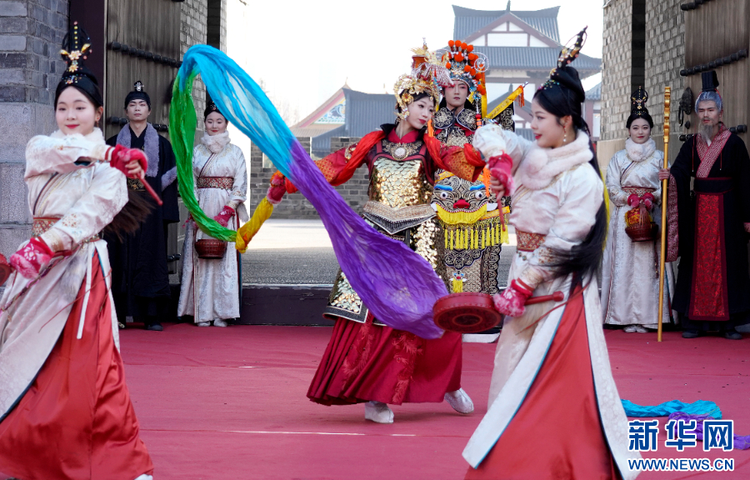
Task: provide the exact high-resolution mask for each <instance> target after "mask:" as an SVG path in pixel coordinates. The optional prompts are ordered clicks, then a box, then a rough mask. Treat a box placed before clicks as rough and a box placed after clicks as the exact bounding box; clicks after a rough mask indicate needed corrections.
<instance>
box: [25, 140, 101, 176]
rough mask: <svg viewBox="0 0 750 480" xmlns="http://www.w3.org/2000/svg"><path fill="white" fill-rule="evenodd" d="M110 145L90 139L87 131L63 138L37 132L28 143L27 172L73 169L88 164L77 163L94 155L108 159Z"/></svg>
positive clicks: (35, 174)
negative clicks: (86, 137) (84, 135)
mask: <svg viewBox="0 0 750 480" xmlns="http://www.w3.org/2000/svg"><path fill="white" fill-rule="evenodd" d="M111 148H112V147H110V146H109V145H106V144H96V143H92V142H89V141H88V140H86V139H85V138H83V135H66V136H65V137H63V138H52V137H48V136H46V135H37V136H36V137H34V138H32V139H31V140H30V141H29V143H28V144H27V145H26V173H25V174H24V178H25V179H28V178H30V177H34V176H37V175H41V174H44V173H69V172H72V171H75V170H78V169H80V168H86V167H87V166H89V165H88V162H87V163H86V164H84V165H77V164H76V162H78V161H79V159H83V158H91V159H94V160H106V159H107V154H108V153H109V151H110V149H111Z"/></svg>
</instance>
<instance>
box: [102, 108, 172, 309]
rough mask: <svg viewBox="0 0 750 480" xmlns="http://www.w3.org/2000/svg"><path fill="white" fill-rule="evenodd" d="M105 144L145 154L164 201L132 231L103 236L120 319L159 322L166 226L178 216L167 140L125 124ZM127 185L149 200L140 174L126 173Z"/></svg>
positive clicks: (164, 291)
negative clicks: (136, 176) (128, 175)
mask: <svg viewBox="0 0 750 480" xmlns="http://www.w3.org/2000/svg"><path fill="white" fill-rule="evenodd" d="M107 143H108V144H109V145H112V146H115V145H117V144H120V145H123V146H125V147H128V148H138V149H141V150H143V151H144V152H145V153H146V157H147V158H148V162H149V163H148V169H147V170H146V181H147V182H148V183H149V185H151V188H153V189H154V191H155V192H158V193H159V195H160V196H161V199H162V202H164V204H163V205H162V206H161V207H158V206H156V205H155V204H154V209H153V210H152V211H151V214H150V215H149V216H148V218H146V220H145V221H144V222H143V224H142V225H141V228H140V229H139V230H138V231H137V232H135V233H132V234H130V235H128V236H127V237H126V238H124V239H122V240H120V239H119V238H117V236H115V235H107V238H106V240H107V247H108V248H109V256H110V262H111V263H112V293H113V295H114V299H115V305H116V307H117V314H118V317H119V319H120V321H121V322H123V321H124V320H125V317H127V316H132V317H136V318H137V319H138V320H139V321H145V322H146V323H149V322H153V321H156V322H159V321H161V319H162V317H164V316H165V315H167V311H166V308H167V306H168V300H169V297H170V290H169V271H168V268H167V226H168V225H169V224H170V223H175V222H178V221H179V220H180V213H179V211H178V209H177V182H176V181H175V180H176V179H177V170H176V167H175V157H174V152H173V151H172V145H171V144H170V143H169V140H167V139H166V138H164V137H162V136H161V135H159V134H158V133H157V132H156V129H155V128H154V127H153V126H152V125H151V124H150V123H149V124H148V126H147V127H146V129H145V130H144V131H143V132H142V133H141V136H140V137H139V136H137V135H136V134H135V132H133V130H132V129H131V128H130V126H129V125H126V126H125V127H123V129H122V130H121V131H120V133H119V134H118V135H117V136H114V137H111V138H109V139H108V140H107ZM128 188H129V189H131V190H133V191H134V192H136V194H137V195H141V196H142V197H143V198H144V199H146V200H147V201H149V202H152V200H151V196H150V195H149V194H148V193H147V192H146V190H145V188H143V184H142V183H141V181H140V180H139V179H130V178H129V179H128ZM152 203H153V202H152ZM172 315H174V312H173V313H172Z"/></svg>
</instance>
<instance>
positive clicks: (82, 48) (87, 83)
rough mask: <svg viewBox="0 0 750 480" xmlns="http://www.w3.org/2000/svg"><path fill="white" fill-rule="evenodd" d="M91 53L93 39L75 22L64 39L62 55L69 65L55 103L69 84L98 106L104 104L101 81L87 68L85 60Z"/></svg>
mask: <svg viewBox="0 0 750 480" xmlns="http://www.w3.org/2000/svg"><path fill="white" fill-rule="evenodd" d="M89 53H91V39H90V38H89V36H88V34H87V33H86V31H85V30H84V29H82V28H80V27H79V26H78V22H73V28H71V29H70V32H69V33H68V34H67V35H65V38H63V41H62V50H60V56H62V58H63V60H65V63H67V64H68V67H67V68H66V69H65V72H64V73H63V75H62V78H61V79H60V83H59V84H58V85H57V90H56V92H55V103H57V99H58V98H59V97H60V94H61V93H62V91H63V90H65V89H66V88H67V87H69V86H73V87H75V88H77V89H78V90H80V91H81V92H82V93H83V94H85V95H86V96H88V97H89V98H90V99H91V101H92V102H93V103H94V104H95V105H96V106H98V107H99V106H102V105H103V104H104V102H103V101H102V94H101V92H100V91H99V87H98V85H99V82H98V81H97V80H96V77H95V76H94V74H93V73H92V72H91V70H89V69H88V68H86V66H85V65H84V63H83V61H84V60H86V59H87V58H88V54H89Z"/></svg>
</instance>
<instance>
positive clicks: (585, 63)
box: [474, 47, 602, 77]
mask: <svg viewBox="0 0 750 480" xmlns="http://www.w3.org/2000/svg"><path fill="white" fill-rule="evenodd" d="M560 50H561V49H560V48H557V47H474V51H476V52H481V53H483V54H485V55H487V59H488V60H489V62H490V70H492V69H493V68H494V69H501V70H509V69H510V70H512V69H520V70H543V71H546V72H548V71H549V70H552V68H554V66H555V65H556V64H557V57H559V56H560ZM573 67H575V68H576V70H578V72H579V73H581V74H582V76H584V77H586V76H589V75H591V74H593V73H598V72H600V71H601V69H602V61H601V59H599V58H592V57H589V56H587V55H583V54H580V55H579V56H578V58H577V59H576V60H575V62H573Z"/></svg>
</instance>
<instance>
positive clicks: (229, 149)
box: [177, 104, 248, 327]
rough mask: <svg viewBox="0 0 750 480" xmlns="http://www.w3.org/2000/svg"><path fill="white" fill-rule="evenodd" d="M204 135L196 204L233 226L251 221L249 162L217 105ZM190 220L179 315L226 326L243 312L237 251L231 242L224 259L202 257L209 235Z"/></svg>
mask: <svg viewBox="0 0 750 480" xmlns="http://www.w3.org/2000/svg"><path fill="white" fill-rule="evenodd" d="M204 122H205V126H206V133H204V134H203V138H201V143H200V145H198V146H196V147H195V149H194V150H193V178H194V180H195V186H196V198H197V199H198V204H199V205H200V207H201V208H202V209H203V211H204V212H205V213H206V215H208V216H209V217H213V218H214V220H216V221H217V222H219V223H220V224H222V225H223V226H225V227H227V228H231V229H235V230H236V229H237V228H239V226H240V223H239V221H240V220H242V221H243V222H245V221H247V220H248V217H247V211H246V210H245V204H244V202H245V200H246V198H247V166H246V165H245V156H244V155H243V154H242V150H241V149H240V148H239V147H238V146H236V145H233V144H232V143H230V139H229V134H228V133H227V131H226V130H227V120H226V118H225V117H224V116H223V115H222V114H221V112H219V111H218V109H217V108H216V106H215V105H214V104H210V105H209V106H208V108H207V109H206V114H205V118H204ZM210 238H212V237H211V236H210V235H207V234H206V233H204V232H203V231H202V230H200V229H198V227H197V226H196V225H195V222H193V221H192V220H188V222H187V230H186V232H185V243H184V245H183V247H182V259H183V267H182V287H181V290H180V303H179V306H178V310H177V316H184V315H191V316H192V317H193V319H194V320H193V321H194V322H195V324H196V325H198V326H199V327H208V326H210V325H211V324H212V323H213V325H214V326H215V327H226V326H227V320H233V319H235V318H237V317H239V316H240V282H241V280H242V279H240V278H239V269H238V255H237V250H236V249H235V247H234V243H233V242H229V244H228V245H227V249H226V252H225V253H224V256H223V258H221V259H204V258H199V257H198V253H197V252H196V249H195V242H196V241H197V240H201V239H210Z"/></svg>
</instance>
